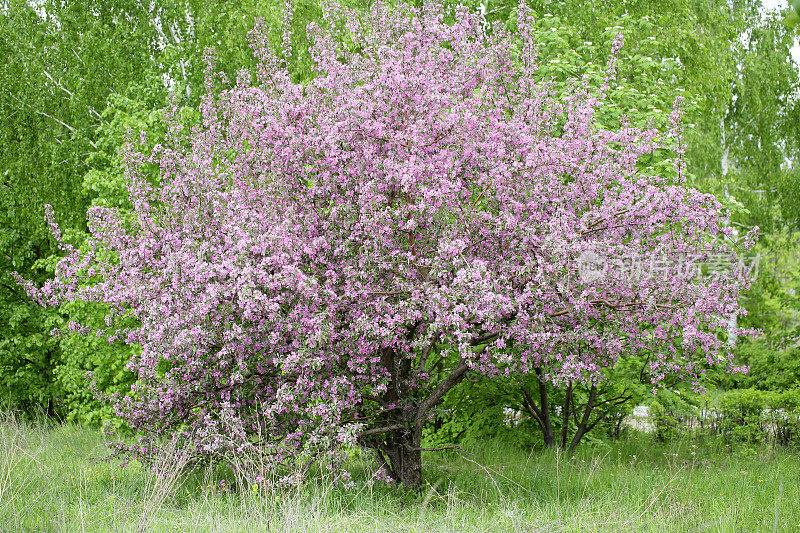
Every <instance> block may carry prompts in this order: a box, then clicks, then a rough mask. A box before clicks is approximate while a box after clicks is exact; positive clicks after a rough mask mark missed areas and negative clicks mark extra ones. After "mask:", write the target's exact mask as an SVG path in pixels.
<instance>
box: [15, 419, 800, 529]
mask: <svg viewBox="0 0 800 533" xmlns="http://www.w3.org/2000/svg"><path fill="white" fill-rule="evenodd" d="M471 452H473V455H469V454H465V453H459V452H442V453H431V454H429V455H428V456H427V457H426V462H425V465H426V470H425V478H426V480H427V481H426V485H425V491H423V492H422V493H421V494H415V493H410V492H407V491H403V490H396V489H391V488H389V487H385V486H380V485H376V484H370V483H366V482H365V481H364V476H363V473H364V469H365V468H366V463H364V462H362V461H360V460H358V459H355V460H354V461H353V470H354V474H355V477H356V479H357V480H360V481H358V482H357V483H356V486H355V487H354V488H351V489H344V488H341V487H338V486H333V485H331V484H330V483H328V482H327V481H326V479H325V478H324V477H323V476H321V475H315V476H314V475H312V476H310V477H309V478H308V479H307V481H305V482H304V484H303V485H301V486H299V487H296V488H293V489H285V490H281V491H278V490H274V489H269V488H265V487H256V486H252V487H250V488H249V489H248V490H243V491H241V492H239V491H235V490H231V487H232V486H233V485H234V484H235V483H234V480H233V479H232V478H231V477H230V475H229V473H226V472H223V471H207V472H196V473H192V474H188V475H187V474H181V473H180V472H181V467H182V464H181V457H180V454H179V453H175V454H171V455H169V456H165V458H164V461H165V463H164V465H163V466H164V467H165V468H166V470H168V471H170V472H172V475H168V476H165V477H162V476H155V475H153V474H152V473H151V471H150V470H149V469H147V468H144V467H142V466H141V465H139V464H138V463H131V464H130V465H128V466H127V467H124V468H123V467H122V466H120V465H119V464H117V463H115V462H108V461H103V460H101V458H102V457H105V456H106V455H107V454H108V448H107V447H106V443H105V440H104V438H103V437H102V436H101V435H100V434H99V433H98V432H96V431H94V430H91V429H86V428H82V427H79V426H76V425H71V424H65V425H61V426H55V427H46V426H43V425H30V424H26V423H22V422H20V421H18V420H15V419H14V418H12V417H8V416H5V417H3V418H2V419H0V531H2V532H11V531H65V532H83V531H87V532H88V531H120V532H122V531H125V532H127V531H132V532H144V531H193V532H194V531H208V532H222V531H243V532H248V533H249V532H251V531H253V532H256V531H270V532H271V531H298V532H300V531H302V532H306V531H334V532H338V531H398V532H401V531H443V532H444V531H447V532H455V531H459V532H460V531H530V532H533V531H542V532H544V531H547V532H550V531H614V532H623V531H632V532H633V531H636V532H643V531H653V532H668V531H731V532H733V531H747V532H750V531H796V530H800V506H798V502H800V456H799V455H798V454H797V453H796V452H792V451H787V450H781V449H772V448H767V447H765V448H762V449H740V450H732V449H731V448H729V447H725V446H709V445H703V444H698V443H693V442H688V441H687V442H682V443H675V444H673V445H670V446H662V445H659V444H657V443H655V442H653V441H652V440H651V438H650V437H649V436H646V435H638V436H634V437H632V438H630V439H628V440H627V441H624V442H619V443H614V444H611V445H608V446H601V445H597V446H594V447H584V448H582V449H580V450H579V451H578V452H577V453H576V454H575V455H574V456H567V455H565V454H563V453H556V452H549V451H544V452H542V451H537V452H530V453H526V452H524V451H520V450H515V449H513V448H511V447H508V446H500V445H492V444H490V443H487V444H484V445H482V446H480V447H477V448H474V449H472V450H471Z"/></svg>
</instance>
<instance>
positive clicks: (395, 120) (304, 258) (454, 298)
mask: <svg viewBox="0 0 800 533" xmlns="http://www.w3.org/2000/svg"><path fill="white" fill-rule="evenodd" d="M338 14H343V13H342V11H341V10H340V11H338ZM345 14H346V21H347V22H346V24H345V25H344V26H343V25H342V24H341V23H340V22H337V20H338V18H337V17H336V13H334V12H333V11H328V16H327V18H326V19H325V23H324V24H323V25H311V26H309V29H308V30H309V34H310V35H312V36H313V38H314V45H313V47H312V48H311V54H312V57H313V59H314V60H315V62H316V68H317V75H316V77H315V78H314V79H313V80H312V81H311V82H309V83H308V84H306V85H299V84H296V83H293V82H292V81H291V78H290V75H289V73H288V72H287V71H286V69H285V67H284V62H283V61H282V60H281V59H279V58H277V57H275V56H274V55H272V53H271V52H270V47H269V45H268V44H267V37H266V31H265V30H264V29H263V28H261V27H256V29H255V30H254V32H253V40H254V49H255V51H256V53H257V55H258V56H259V58H260V60H261V65H262V68H260V70H259V71H258V73H257V75H256V79H255V83H253V80H252V78H251V76H250V75H248V74H245V73H243V74H242V75H241V76H239V79H238V80H237V81H236V83H235V84H233V86H232V87H231V88H230V89H228V90H225V91H223V92H222V93H221V94H220V95H219V96H218V97H214V96H208V97H206V98H205V100H204V101H203V104H202V109H201V111H202V114H203V124H202V127H199V128H197V129H195V130H193V131H192V132H191V134H190V135H188V140H187V137H186V136H185V135H184V134H182V133H181V132H180V131H179V130H180V127H179V126H177V125H176V126H175V127H174V129H173V131H172V133H171V135H170V137H169V139H168V141H167V142H165V144H164V146H161V147H159V148H158V149H157V150H156V151H155V155H153V156H150V157H144V156H142V155H137V154H136V153H135V151H134V150H132V151H131V154H130V156H129V158H128V161H129V171H128V172H129V179H130V194H131V201H132V205H133V206H134V211H133V212H132V213H131V214H130V216H127V215H126V216H121V215H120V214H119V213H117V212H115V211H113V210H109V209H104V208H94V209H93V210H91V211H90V213H89V221H90V229H91V232H92V235H93V239H92V245H91V247H90V249H87V250H83V251H77V250H69V253H68V254H67V256H66V257H65V258H64V260H63V261H62V262H61V264H60V265H59V268H58V271H57V275H56V279H55V280H54V281H53V282H52V283H51V284H47V285H46V286H44V287H43V288H42V289H40V290H38V291H37V290H35V289H33V288H32V287H30V290H31V292H36V293H37V294H38V296H39V298H40V300H41V301H43V302H44V303H50V304H54V303H57V302H59V301H63V300H73V299H86V300H91V301H99V302H103V303H105V304H106V305H107V306H108V309H109V316H108V318H107V324H108V325H109V329H108V330H107V331H105V332H102V333H104V334H106V335H109V336H110V337H111V338H116V339H121V340H122V341H124V342H127V343H135V344H139V345H141V347H142V350H141V354H140V355H138V356H136V357H134V358H133V359H132V360H131V361H130V365H129V366H130V368H131V369H132V370H134V371H135V372H136V373H137V375H138V382H137V384H136V385H135V387H134V391H133V393H132V394H131V395H128V396H125V397H120V398H117V400H116V408H117V412H118V414H119V415H120V416H122V417H123V418H124V419H125V420H126V421H127V423H128V424H129V425H130V426H131V427H132V428H133V429H135V430H138V431H140V432H141V433H142V434H143V438H144V440H143V442H142V443H141V446H140V447H137V449H136V450H135V451H137V452H139V453H144V454H146V453H149V452H150V451H151V450H152V449H153V448H154V446H156V445H157V443H158V442H162V441H163V439H164V438H169V439H173V440H179V441H180V442H181V443H182V444H183V445H184V446H185V447H187V448H188V449H189V450H190V451H191V452H192V453H193V455H194V456H195V457H196V458H198V459H200V458H208V457H219V456H225V455H227V454H231V453H233V454H242V453H246V452H247V451H248V450H250V449H252V448H257V449H258V450H260V451H261V452H262V453H263V454H264V457H266V458H267V459H268V461H267V462H266V463H265V464H267V465H278V464H282V463H285V462H286V461H287V460H289V459H290V458H291V457H292V456H293V455H294V454H298V453H300V454H302V455H303V456H304V457H307V458H309V459H310V458H313V457H315V456H317V455H319V454H322V453H330V452H334V453H335V452H336V451H337V450H341V449H342V446H343V445H345V444H348V443H349V444H352V443H358V444H359V445H361V446H365V447H369V448H372V449H374V450H376V454H377V457H378V461H379V463H381V465H382V468H383V471H384V472H385V474H386V475H388V476H389V477H391V479H393V480H394V481H396V482H399V483H402V484H403V485H406V486H408V487H419V486H420V484H421V481H422V478H421V452H422V451H423V450H422V446H421V438H422V431H423V427H424V426H425V423H426V421H427V420H428V419H429V417H430V416H431V415H432V413H433V409H434V408H435V407H436V406H437V405H438V404H439V403H440V402H441V401H442V399H443V397H444V395H445V394H446V393H447V392H448V391H450V390H451V389H453V388H454V387H456V386H457V385H458V384H459V383H460V382H461V381H462V380H464V379H465V377H466V376H467V375H468V374H470V373H475V374H478V375H485V376H495V375H500V374H504V375H510V374H512V373H527V372H529V371H532V370H533V369H534V368H547V369H548V370H547V374H546V376H545V378H546V379H549V380H551V381H554V382H563V381H566V380H570V381H575V380H581V381H584V382H596V381H597V380H598V379H600V378H601V376H602V370H603V369H604V368H606V367H608V366H611V365H614V364H615V362H616V361H617V360H618V359H619V358H620V357H623V356H626V355H627V354H630V353H642V352H645V351H647V352H649V353H650V354H651V355H650V360H649V366H650V373H651V375H652V377H653V380H654V381H656V382H657V381H659V380H660V379H663V378H664V377H665V376H666V375H669V374H678V375H682V376H696V375H697V374H699V373H700V372H702V370H703V367H704V365H707V364H717V363H720V362H722V363H723V364H725V365H728V366H730V359H729V357H728V356H727V355H726V351H725V349H726V345H725V344H724V342H723V335H721V333H720V332H721V331H722V329H723V328H724V326H725V324H727V323H728V321H729V319H730V317H731V316H733V315H736V314H737V313H740V312H741V309H740V308H739V307H738V305H737V301H736V300H737V295H738V291H739V288H740V284H739V283H738V282H736V281H735V280H733V279H718V280H714V281H709V280H708V279H706V278H702V279H698V278H696V277H692V276H688V275H684V274H682V273H681V271H680V269H679V267H680V264H681V261H680V259H681V258H683V257H685V256H687V254H690V255H692V256H693V257H696V258H703V257H707V256H708V255H709V254H711V253H720V252H724V253H732V251H733V248H732V246H733V242H734V231H733V230H732V229H731V228H730V227H729V226H728V225H727V222H726V219H725V218H724V217H723V216H722V215H721V214H720V205H719V203H718V202H717V201H716V200H715V198H714V197H713V196H711V195H707V194H701V193H700V192H698V191H696V190H692V189H689V188H686V187H684V186H682V184H681V183H682V177H681V172H682V170H681V166H680V164H679V161H678V162H676V165H675V167H674V168H670V169H668V170H667V171H658V172H657V171H656V170H655V169H651V168H646V167H645V165H644V163H643V162H644V161H646V160H647V158H648V157H649V158H651V159H652V158H656V159H658V158H663V156H661V155H659V154H662V153H664V151H665V147H667V148H669V147H673V146H674V145H675V142H674V139H673V138H671V137H670V134H668V133H667V134H664V133H661V132H659V131H656V130H654V129H653V130H642V129H636V128H632V127H625V126H624V125H622V126H620V127H619V128H617V129H615V130H614V131H608V130H605V129H602V128H601V127H600V126H599V125H598V123H597V121H596V120H595V110H596V109H597V108H598V107H599V106H601V105H602V101H603V94H604V93H605V92H606V91H607V89H608V84H609V83H611V81H612V80H613V74H614V69H613V59H612V61H611V62H610V63H609V68H608V78H607V81H606V84H605V85H604V86H603V87H601V88H600V89H599V90H595V91H592V90H590V89H589V87H588V84H583V83H576V84H575V86H574V87H573V88H572V90H570V91H569V92H568V93H567V94H555V93H554V92H553V91H552V89H551V87H549V86H548V84H546V83H536V82H535V81H534V80H535V76H534V72H535V69H536V65H537V64H536V43H535V42H533V41H532V38H531V35H532V34H531V32H530V31H528V30H529V29H530V28H531V24H532V21H531V20H530V18H529V14H528V13H527V12H526V10H525V9H524V7H522V6H521V8H520V14H519V20H518V27H519V32H518V34H515V35H514V36H512V35H509V34H508V33H507V32H506V30H505V29H504V27H503V26H500V25H495V26H493V27H492V28H491V32H490V33H488V34H487V33H486V32H485V30H484V26H482V25H481V23H480V22H481V21H480V20H479V19H478V18H477V17H476V16H473V15H471V14H469V13H468V12H467V11H466V10H465V9H462V8H458V9H456V10H455V21H454V22H452V23H445V22H444V15H443V13H442V12H441V10H440V9H439V8H437V7H427V8H426V9H425V10H422V11H419V10H412V9H410V8H407V9H404V10H400V11H390V10H389V8H388V7H387V6H386V5H384V4H382V3H379V2H378V3H375V4H374V6H373V8H372V9H371V11H369V12H368V13H366V14H359V13H354V12H349V13H345ZM620 45H621V39H620V40H618V41H617V42H616V43H615V45H614V46H615V49H614V53H616V50H617V49H618V48H619V46H620ZM215 78H216V75H215V74H214V73H213V72H212V71H211V68H210V67H209V74H208V80H209V82H208V83H214V79H215ZM211 93H212V91H209V94H211ZM176 124H177V121H176ZM677 157H678V158H679V157H680V150H678V152H677ZM152 164H155V165H157V166H158V168H159V169H160V175H161V181H160V184H158V185H157V186H156V185H154V184H151V183H149V182H148V181H147V180H146V179H145V177H144V176H145V175H144V174H143V173H142V172H141V169H143V168H146V166H147V165H152ZM54 230H55V231H57V228H55V227H54ZM599 253H602V254H603V257H607V258H622V257H659V258H661V259H663V262H664V264H665V268H663V269H661V270H659V272H658V274H657V275H652V276H646V277H641V276H640V277H639V278H635V277H632V276H629V275H626V273H625V272H624V271H623V270H621V269H613V268H612V269H604V270H603V271H602V272H603V275H602V276H597V275H595V274H591V275H585V274H586V272H585V271H584V270H581V268H579V263H580V264H583V263H581V261H583V262H584V263H585V259H586V258H587V257H590V258H591V257H594V256H592V255H587V254H599ZM592 272H594V271H592ZM73 327H74V328H75V329H77V330H79V331H82V326H80V325H77V324H76V325H73Z"/></svg>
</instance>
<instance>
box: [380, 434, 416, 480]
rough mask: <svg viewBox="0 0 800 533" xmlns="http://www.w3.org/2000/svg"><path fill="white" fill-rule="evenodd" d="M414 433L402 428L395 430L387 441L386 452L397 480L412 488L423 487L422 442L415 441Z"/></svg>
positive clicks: (391, 470) (391, 472) (392, 474)
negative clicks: (408, 432)
mask: <svg viewBox="0 0 800 533" xmlns="http://www.w3.org/2000/svg"><path fill="white" fill-rule="evenodd" d="M414 440H415V439H414V438H413V434H412V435H408V434H404V433H403V432H402V430H400V431H398V432H395V434H394V435H392V439H391V440H390V441H389V442H387V443H386V445H385V447H384V453H385V454H386V460H387V462H388V465H389V468H390V474H391V476H392V478H393V479H394V480H395V482H397V483H399V484H400V485H403V486H404V487H406V488H408V489H412V490H419V489H420V487H422V450H421V449H420V443H418V442H413V441H414Z"/></svg>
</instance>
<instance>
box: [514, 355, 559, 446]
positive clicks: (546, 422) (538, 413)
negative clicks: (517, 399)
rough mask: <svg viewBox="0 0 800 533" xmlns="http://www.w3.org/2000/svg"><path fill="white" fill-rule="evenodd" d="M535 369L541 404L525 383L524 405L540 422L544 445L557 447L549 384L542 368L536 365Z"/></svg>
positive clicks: (523, 392) (523, 388)
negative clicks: (551, 418)
mask: <svg viewBox="0 0 800 533" xmlns="http://www.w3.org/2000/svg"><path fill="white" fill-rule="evenodd" d="M535 370H536V377H537V380H538V381H539V406H537V405H536V401H535V400H534V399H533V395H532V394H531V393H530V391H529V390H528V388H527V387H525V386H524V385H523V386H522V407H523V408H524V409H525V410H526V411H528V414H529V415H531V417H533V419H534V420H536V422H537V423H538V424H539V428H540V429H541V430H542V438H543V439H544V445H545V446H547V447H548V448H555V446H556V436H555V432H554V431H553V423H552V421H551V420H550V401H549V398H548V393H547V385H546V384H545V382H544V380H543V379H542V369H541V368H539V367H536V368H535Z"/></svg>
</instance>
